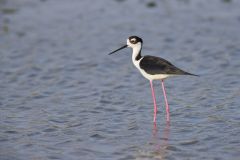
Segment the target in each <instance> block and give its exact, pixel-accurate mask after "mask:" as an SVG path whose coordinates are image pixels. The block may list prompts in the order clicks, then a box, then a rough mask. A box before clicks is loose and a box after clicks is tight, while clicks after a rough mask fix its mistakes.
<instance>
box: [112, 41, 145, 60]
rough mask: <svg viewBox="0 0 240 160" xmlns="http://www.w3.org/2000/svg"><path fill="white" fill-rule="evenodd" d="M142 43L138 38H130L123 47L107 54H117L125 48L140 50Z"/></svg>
mask: <svg viewBox="0 0 240 160" xmlns="http://www.w3.org/2000/svg"><path fill="white" fill-rule="evenodd" d="M142 43H143V41H142V39H141V38H140V37H138V36H130V37H128V39H127V45H124V46H122V47H120V48H118V49H116V50H115V51H112V52H111V53H109V55H110V54H113V53H115V52H117V51H119V50H122V49H124V48H127V47H130V48H133V49H134V48H141V47H142Z"/></svg>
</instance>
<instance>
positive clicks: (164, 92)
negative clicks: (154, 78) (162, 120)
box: [161, 80, 170, 121]
mask: <svg viewBox="0 0 240 160" xmlns="http://www.w3.org/2000/svg"><path fill="white" fill-rule="evenodd" d="M161 81H162V90H163V95H164V100H165V105H166V114H167V115H166V116H167V117H166V118H167V121H170V114H169V105H168V100H167V94H166V90H165V87H164V82H163V80H161Z"/></svg>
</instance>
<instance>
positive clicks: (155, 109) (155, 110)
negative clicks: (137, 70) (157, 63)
mask: <svg viewBox="0 0 240 160" xmlns="http://www.w3.org/2000/svg"><path fill="white" fill-rule="evenodd" d="M150 85H151V90H152V97H153V104H154V117H153V122H156V117H157V103H156V97H155V93H154V88H153V83H152V81H151V80H150Z"/></svg>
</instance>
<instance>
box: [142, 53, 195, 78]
mask: <svg viewBox="0 0 240 160" xmlns="http://www.w3.org/2000/svg"><path fill="white" fill-rule="evenodd" d="M140 68H141V69H143V70H144V71H145V72H147V73H148V74H151V75H155V74H173V75H193V74H191V73H188V72H185V71H183V70H181V69H179V68H177V67H175V66H174V65H173V64H171V63H170V62H168V61H167V60H165V59H163V58H160V57H155V56H144V57H143V59H142V60H141V61H140Z"/></svg>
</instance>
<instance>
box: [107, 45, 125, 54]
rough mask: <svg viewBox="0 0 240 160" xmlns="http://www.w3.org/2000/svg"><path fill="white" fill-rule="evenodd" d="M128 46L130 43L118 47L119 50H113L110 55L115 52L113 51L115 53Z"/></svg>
mask: <svg viewBox="0 0 240 160" xmlns="http://www.w3.org/2000/svg"><path fill="white" fill-rule="evenodd" d="M127 46H128V45H125V46H122V47H121V48H118V49H117V50H115V51H112V52H111V53H109V54H108V55H110V54H113V53H115V52H117V51H119V50H121V49H124V48H126V47H127Z"/></svg>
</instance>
